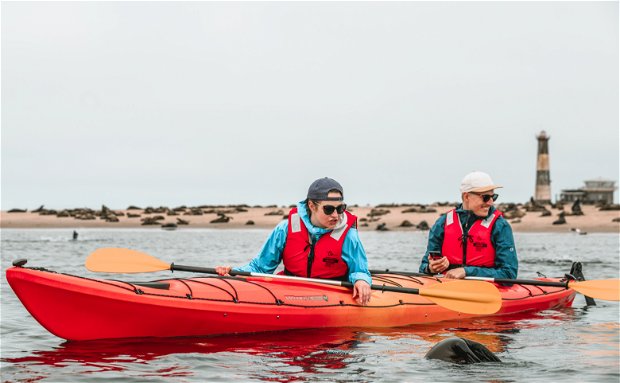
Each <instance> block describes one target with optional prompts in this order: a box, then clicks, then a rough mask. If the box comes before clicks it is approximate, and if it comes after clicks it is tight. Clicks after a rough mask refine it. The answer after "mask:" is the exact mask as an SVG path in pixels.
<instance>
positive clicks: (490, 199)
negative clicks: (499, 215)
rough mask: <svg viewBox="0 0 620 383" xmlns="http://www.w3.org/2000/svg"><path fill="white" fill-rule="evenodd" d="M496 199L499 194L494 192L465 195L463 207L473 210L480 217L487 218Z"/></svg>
mask: <svg viewBox="0 0 620 383" xmlns="http://www.w3.org/2000/svg"><path fill="white" fill-rule="evenodd" d="M495 199H497V194H495V193H494V190H489V191H485V192H483V193H474V192H469V193H463V207H464V208H465V209H467V210H471V211H472V212H473V213H474V214H475V215H477V216H478V217H486V216H487V215H488V214H489V210H490V209H491V206H493V203H494V202H495ZM485 200H486V201H485Z"/></svg>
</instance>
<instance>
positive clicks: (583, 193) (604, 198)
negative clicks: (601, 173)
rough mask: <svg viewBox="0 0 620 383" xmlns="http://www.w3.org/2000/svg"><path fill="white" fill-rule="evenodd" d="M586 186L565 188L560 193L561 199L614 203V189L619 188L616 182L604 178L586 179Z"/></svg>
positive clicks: (563, 200)
mask: <svg viewBox="0 0 620 383" xmlns="http://www.w3.org/2000/svg"><path fill="white" fill-rule="evenodd" d="M584 184H585V186H583V187H581V188H578V189H564V190H562V192H561V193H560V201H562V202H574V201H577V200H579V201H580V202H583V203H603V204H607V205H611V204H613V203H614V191H615V190H616V189H617V187H616V182H615V181H612V180H608V179H604V178H597V179H593V180H587V181H584Z"/></svg>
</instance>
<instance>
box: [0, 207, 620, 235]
mask: <svg viewBox="0 0 620 383" xmlns="http://www.w3.org/2000/svg"><path fill="white" fill-rule="evenodd" d="M452 206H453V205H443V204H442V205H378V206H350V207H349V208H348V210H349V211H350V212H352V213H353V214H355V215H357V216H358V219H359V222H358V224H359V229H360V230H362V231H368V230H381V229H383V230H386V229H387V230H400V231H417V230H428V228H427V227H430V226H432V225H433V223H434V222H435V220H436V219H437V218H438V217H439V215H440V214H443V213H445V212H446V211H448V210H449V209H451V208H452ZM499 208H500V210H502V211H505V214H506V218H507V219H508V221H509V222H510V223H511V225H512V228H513V230H514V231H515V232H571V231H575V232H578V233H588V232H589V233H596V232H606V233H610V232H611V233H613V232H615V233H619V232H620V222H619V221H620V210H599V208H598V207H595V206H592V205H583V206H582V212H583V215H578V216H577V215H570V214H569V213H570V211H571V209H570V206H565V207H564V210H563V211H565V220H566V223H564V224H555V225H554V224H553V222H554V221H556V220H558V216H559V214H560V213H561V212H562V210H560V209H556V208H553V207H552V206H549V205H547V206H546V209H548V210H549V211H550V213H551V214H550V215H548V216H542V213H541V212H540V211H526V210H525V209H524V208H523V206H522V205H517V206H516V207H515V206H513V207H512V208H509V207H508V206H506V205H499ZM502 208H504V209H502ZM289 210H290V208H289V207H285V206H279V207H275V206H269V207H249V206H245V205H235V206H201V207H177V208H165V207H159V208H148V209H147V207H144V208H137V207H136V208H132V209H125V210H111V209H108V208H105V207H102V209H101V210H88V209H67V210H41V211H26V212H9V211H2V212H1V216H0V227H1V228H70V229H76V230H77V229H80V228H153V229H157V230H161V229H162V225H168V226H171V227H170V229H177V230H182V229H184V228H214V229H240V228H266V229H269V228H273V227H274V226H276V225H277V224H278V223H279V222H280V221H281V220H282V219H284V218H285V217H286V215H287V214H288V212H289ZM614 220H615V221H614ZM213 221H220V222H213ZM149 223H150V224H149ZM425 223H426V224H425ZM175 226H176V227H175Z"/></svg>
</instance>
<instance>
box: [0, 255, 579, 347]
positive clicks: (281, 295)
mask: <svg viewBox="0 0 620 383" xmlns="http://www.w3.org/2000/svg"><path fill="white" fill-rule="evenodd" d="M6 277H7V280H8V282H9V284H10V286H11V288H12V289H13V291H14V292H15V294H16V295H17V296H18V298H19V299H20V300H21V302H22V303H23V305H24V306H25V307H26V309H27V310H28V311H29V312H30V314H32V316H33V317H34V318H35V319H36V320H37V321H38V322H39V323H40V324H41V325H42V326H43V327H45V328H46V329H47V330H48V331H50V332H51V333H52V334H54V335H56V336H58V337H60V338H64V339H67V340H93V339H110V338H133V337H178V336H200V335H216V334H229V333H248V332H260V331H274V330H288V329H304V328H324V327H368V328H370V327H396V326H405V325H419V324H426V323H432V322H440V321H445V320H454V319H459V318H471V317H476V316H481V315H476V314H463V313H460V312H456V311H452V310H449V309H447V308H445V307H442V306H440V305H438V304H435V303H433V301H432V300H430V299H429V298H427V297H425V296H421V295H414V294H407V293H399V292H387V291H373V293H372V299H371V302H370V304H369V305H368V306H360V305H358V304H357V303H356V302H355V301H354V300H353V299H352V297H351V290H350V289H348V288H345V287H340V286H331V285H325V284H318V283H312V282H305V281H296V280H295V281H290V280H281V279H272V278H265V277H220V276H209V277H192V278H175V279H166V280H159V281H153V282H125V281H119V280H105V279H92V278H84V277H79V276H75V275H68V274H62V273H57V272H53V271H50V270H46V269H42V268H28V267H19V266H18V267H11V268H9V269H7V271H6ZM540 280H541V281H559V280H558V279H552V278H542V279H540ZM376 283H381V284H384V285H386V286H398V287H406V288H432V287H433V286H436V284H440V283H443V284H444V285H445V284H448V283H452V282H449V281H443V280H442V279H441V278H435V277H413V276H403V275H396V274H381V275H375V276H373V284H376ZM484 283H490V282H484ZM497 287H498V289H499V291H500V293H501V298H502V304H501V308H500V310H499V311H498V312H497V313H495V314H494V315H507V314H515V313H520V312H534V311H541V310H546V309H552V308H561V307H569V306H570V305H571V304H572V302H573V299H574V297H575V291H574V290H572V289H570V288H562V287H543V286H525V285H512V286H501V285H497Z"/></svg>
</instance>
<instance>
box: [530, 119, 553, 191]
mask: <svg viewBox="0 0 620 383" xmlns="http://www.w3.org/2000/svg"><path fill="white" fill-rule="evenodd" d="M549 138H551V137H549V136H548V135H547V133H546V132H545V131H544V130H543V131H541V132H540V134H539V135H538V136H536V139H538V158H537V161H536V192H535V193H534V200H535V201H536V202H539V203H551V178H550V176H549Z"/></svg>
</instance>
